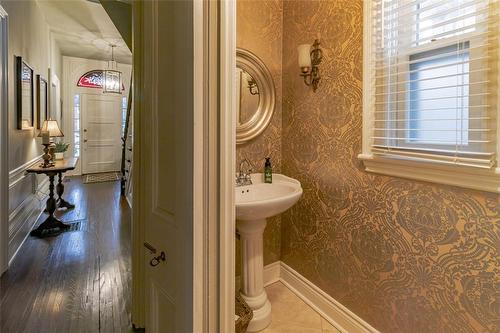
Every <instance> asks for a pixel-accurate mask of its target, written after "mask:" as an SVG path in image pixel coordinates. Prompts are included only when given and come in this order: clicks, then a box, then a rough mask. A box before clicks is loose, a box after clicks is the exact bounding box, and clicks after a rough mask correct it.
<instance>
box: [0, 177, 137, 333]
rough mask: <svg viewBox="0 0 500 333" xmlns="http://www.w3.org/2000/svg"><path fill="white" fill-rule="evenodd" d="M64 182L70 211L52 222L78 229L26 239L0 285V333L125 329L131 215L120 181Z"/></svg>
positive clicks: (128, 323)
mask: <svg viewBox="0 0 500 333" xmlns="http://www.w3.org/2000/svg"><path fill="white" fill-rule="evenodd" d="M68 180H69V181H68ZM64 184H65V198H66V199H67V200H68V201H71V202H73V203H75V204H76V208H75V209H74V210H73V211H68V212H67V213H59V214H58V217H59V218H60V219H62V220H63V221H64V222H69V223H75V222H80V226H79V227H78V229H77V230H76V231H69V232H66V233H62V234H60V235H58V236H55V237H48V238H43V239H38V238H34V237H28V238H27V239H26V242H25V243H24V244H23V246H22V247H21V249H20V250H19V253H18V254H17V255H16V257H15V259H14V261H13V262H12V264H11V266H10V268H9V270H8V271H7V272H6V273H5V274H4V275H3V276H2V279H1V303H0V304H1V306H0V307H1V318H2V320H1V323H2V327H1V328H0V331H1V332H10V333H18V332H39V333H43V332H51V333H56V332H72V333H76V332H106V333H111V332H120V333H121V332H127V331H132V330H131V321H130V304H131V303H130V295H131V287H132V285H131V244H130V237H131V230H130V229H131V225H130V221H131V210H130V208H129V206H128V204H127V202H126V201H125V199H124V198H123V197H121V196H120V183H119V182H118V181H116V182H108V183H95V184H83V183H82V180H81V178H80V177H71V178H66V182H65V183H64ZM42 218H43V216H42ZM39 222H40V219H39Z"/></svg>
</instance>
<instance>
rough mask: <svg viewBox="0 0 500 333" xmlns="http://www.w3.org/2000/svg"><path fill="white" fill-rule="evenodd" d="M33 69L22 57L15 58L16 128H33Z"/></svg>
mask: <svg viewBox="0 0 500 333" xmlns="http://www.w3.org/2000/svg"><path fill="white" fill-rule="evenodd" d="M33 80H34V79H33V68H31V67H30V66H29V65H28V64H27V63H26V62H25V61H24V60H23V58H22V57H16V105H17V106H16V107H17V128H18V129H21V130H24V129H32V128H33V126H34V109H35V105H34V104H35V103H34V96H33V95H34V83H33Z"/></svg>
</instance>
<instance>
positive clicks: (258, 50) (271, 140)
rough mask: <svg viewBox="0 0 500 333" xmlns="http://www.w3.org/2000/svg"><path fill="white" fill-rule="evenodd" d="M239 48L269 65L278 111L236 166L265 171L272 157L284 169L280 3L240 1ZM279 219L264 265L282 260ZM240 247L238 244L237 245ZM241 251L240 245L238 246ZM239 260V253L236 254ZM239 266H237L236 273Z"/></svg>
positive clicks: (271, 229)
mask: <svg viewBox="0 0 500 333" xmlns="http://www.w3.org/2000/svg"><path fill="white" fill-rule="evenodd" d="M236 12H237V17H236V23H237V32H236V45H237V46H238V47H241V48H244V49H247V50H249V51H251V52H252V53H254V54H255V55H257V56H258V57H259V58H260V59H262V61H263V62H264V63H265V64H266V66H267V68H268V69H269V72H270V73H271V75H272V78H273V81H274V85H275V89H276V108H275V110H274V115H273V117H272V119H271V122H270V124H269V126H268V127H267V128H266V129H265V131H264V132H263V133H262V134H261V135H259V136H258V137H257V138H255V139H254V140H252V141H250V142H248V143H246V144H243V145H238V146H236V163H237V167H238V163H239V162H240V161H241V160H242V159H244V158H247V159H248V160H249V161H250V162H251V163H252V164H253V167H254V170H253V171H254V172H263V169H264V161H265V160H264V159H265V158H266V157H271V161H272V164H273V171H274V172H279V171H280V170H281V108H282V105H281V104H282V102H281V101H282V93H281V91H282V84H281V83H282V80H281V72H282V71H281V58H282V44H283V40H282V19H283V2H282V1H281V0H259V1H255V0H238V2H237V8H236ZM280 220H281V219H280V217H279V216H277V217H274V218H271V219H270V220H269V221H268V223H267V227H266V230H265V232H264V263H265V264H269V263H272V262H275V261H277V260H279V258H280V236H281V232H280ZM237 245H238V244H237ZM237 251H238V252H239V246H237ZM237 255H238V256H237V258H239V253H237ZM238 272H239V265H237V274H238Z"/></svg>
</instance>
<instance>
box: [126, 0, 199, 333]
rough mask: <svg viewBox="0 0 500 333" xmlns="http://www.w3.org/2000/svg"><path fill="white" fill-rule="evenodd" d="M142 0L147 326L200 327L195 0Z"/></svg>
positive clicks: (139, 173) (158, 332) (139, 146)
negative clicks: (196, 283) (197, 307)
mask: <svg viewBox="0 0 500 333" xmlns="http://www.w3.org/2000/svg"><path fill="white" fill-rule="evenodd" d="M141 6H143V7H142V9H143V15H144V16H143V31H142V36H143V38H144V40H143V45H142V48H141V51H140V52H141V54H142V56H143V59H142V80H143V83H142V84H143V85H142V87H143V88H142V89H141V90H142V95H141V103H140V108H139V111H138V112H134V113H135V115H136V118H135V119H136V121H134V124H135V133H136V137H135V139H134V144H135V146H134V173H135V175H134V184H135V185H134V186H136V185H137V186H138V188H139V192H138V193H136V192H135V191H134V196H133V200H134V204H133V206H134V209H139V210H140V223H143V226H144V252H143V253H144V257H143V258H144V264H145V267H144V268H145V275H144V277H145V283H144V287H145V288H144V289H145V290H144V291H145V326H146V327H145V328H146V332H148V333H190V332H194V331H195V332H196V333H198V332H201V331H200V330H198V329H195V328H194V326H193V325H194V322H195V321H196V320H197V319H199V318H197V319H196V318H195V316H194V312H195V309H194V306H195V305H194V304H193V303H194V302H193V298H194V297H197V296H195V295H193V292H194V291H193V290H194V287H193V284H194V271H193V265H194V260H195V258H194V250H193V249H194V240H193V234H194V233H193V228H194V223H195V221H194V212H195V207H194V197H195V193H194V191H193V186H194V185H193V182H194V180H193V179H194V177H195V176H194V173H195V168H196V167H201V166H199V165H198V166H195V165H194V157H193V156H194V154H195V153H194V142H193V135H194V131H195V123H194V121H193V119H194V102H193V101H194V99H195V96H194V87H193V85H194V84H195V82H194V79H193V77H194V73H193V66H194V65H193V55H192V52H193V46H192V45H193V39H192V38H193V36H192V24H193V18H192V16H193V12H192V10H193V2H191V1H160V0H153V1H143V2H141ZM136 55H137V54H136ZM136 110H137V109H136ZM200 126H201V125H200ZM139 156H140V158H139ZM136 188H137V187H135V189H136ZM198 222H199V223H201V221H198ZM163 254H164V258H165V260H164V261H163V260H162V259H161V256H162V255H163ZM200 278H201V277H200Z"/></svg>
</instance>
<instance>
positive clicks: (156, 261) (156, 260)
mask: <svg viewBox="0 0 500 333" xmlns="http://www.w3.org/2000/svg"><path fill="white" fill-rule="evenodd" d="M144 247H145V248H146V249H148V250H149V252H151V254H156V253H157V252H158V251H157V250H156V248H155V247H154V246H153V245H151V244H149V243H148V242H144ZM166 260H167V255H166V254H165V252H163V251H161V252H160V255H158V256H154V257H153V258H152V259H151V260H150V261H149V265H150V266H152V267H156V266H158V265H159V264H160V263H161V262H162V261H166Z"/></svg>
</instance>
